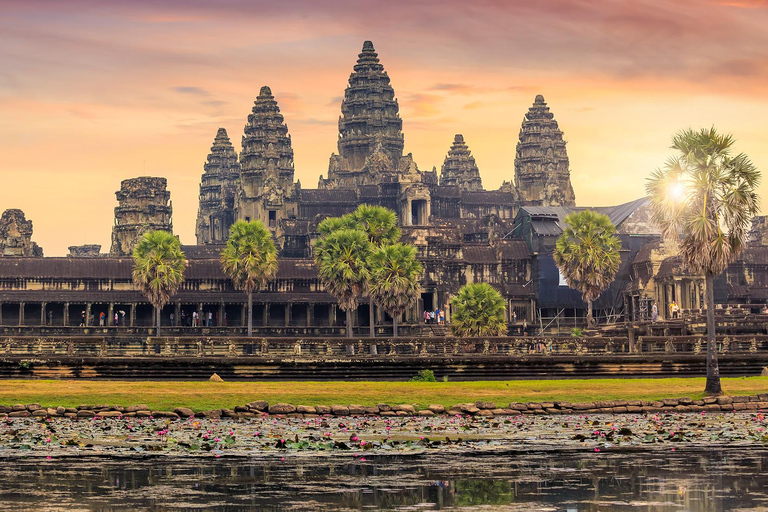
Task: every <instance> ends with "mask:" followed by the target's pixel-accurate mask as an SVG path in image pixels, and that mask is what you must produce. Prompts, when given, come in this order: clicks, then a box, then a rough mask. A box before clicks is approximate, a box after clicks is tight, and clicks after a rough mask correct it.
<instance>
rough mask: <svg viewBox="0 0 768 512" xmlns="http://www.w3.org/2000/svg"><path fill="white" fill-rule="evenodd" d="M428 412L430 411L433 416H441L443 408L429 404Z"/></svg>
mask: <svg viewBox="0 0 768 512" xmlns="http://www.w3.org/2000/svg"><path fill="white" fill-rule="evenodd" d="M427 409H429V410H430V411H432V412H433V413H435V414H443V413H444V412H445V406H443V405H442V404H430V406H429V407H427Z"/></svg>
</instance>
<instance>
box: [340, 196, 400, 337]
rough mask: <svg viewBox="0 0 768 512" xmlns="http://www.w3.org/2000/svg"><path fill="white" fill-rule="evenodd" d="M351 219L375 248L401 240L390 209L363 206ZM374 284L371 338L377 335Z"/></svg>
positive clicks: (370, 312)
mask: <svg viewBox="0 0 768 512" xmlns="http://www.w3.org/2000/svg"><path fill="white" fill-rule="evenodd" d="M350 217H351V218H352V219H353V220H354V221H355V222H356V223H357V228H358V229H362V230H363V231H365V234H366V235H368V241H369V242H371V243H372V244H373V245H374V247H382V246H384V245H388V244H394V243H395V242H397V241H398V240H400V234H401V233H400V228H399V227H397V215H396V214H395V212H393V211H392V210H390V209H389V208H385V207H383V206H374V205H370V204H361V205H360V206H358V207H357V209H356V210H355V211H354V212H352V214H351V215H350ZM371 284H372V283H370V282H369V283H368V285H367V287H366V288H367V289H368V297H369V299H370V300H369V301H368V320H369V326H370V336H371V338H373V337H374V336H375V335H376V328H375V319H374V310H373V303H374V300H375V297H374V296H373V294H372V293H370V287H371Z"/></svg>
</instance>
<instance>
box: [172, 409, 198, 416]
mask: <svg viewBox="0 0 768 512" xmlns="http://www.w3.org/2000/svg"><path fill="white" fill-rule="evenodd" d="M173 412H175V413H176V414H178V415H179V416H181V417H182V418H189V417H190V416H194V415H195V411H193V410H192V409H190V408H188V407H176V408H175V409H174V410H173Z"/></svg>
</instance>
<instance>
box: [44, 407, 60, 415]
mask: <svg viewBox="0 0 768 512" xmlns="http://www.w3.org/2000/svg"><path fill="white" fill-rule="evenodd" d="M46 411H47V412H48V416H62V415H63V414H64V408H63V407H62V408H61V413H59V410H58V409H54V408H53V407H48V408H47V409H46Z"/></svg>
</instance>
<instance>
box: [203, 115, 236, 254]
mask: <svg viewBox="0 0 768 512" xmlns="http://www.w3.org/2000/svg"><path fill="white" fill-rule="evenodd" d="M203 168H204V170H205V173H204V174H203V176H202V179H201V181H200V205H199V208H198V210H197V222H196V224H195V235H196V236H197V243H198V244H200V245H203V244H221V243H224V242H226V240H227V235H228V234H229V227H230V226H231V225H232V223H233V222H234V207H235V195H236V194H237V185H238V180H239V177H240V164H239V163H238V161H237V153H236V152H235V148H234V147H233V146H232V142H230V140H229V136H228V135H227V130H225V129H224V128H219V130H218V132H216V138H215V139H214V140H213V146H211V153H210V154H209V155H208V161H207V162H206V163H205V166H204V167H203Z"/></svg>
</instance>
